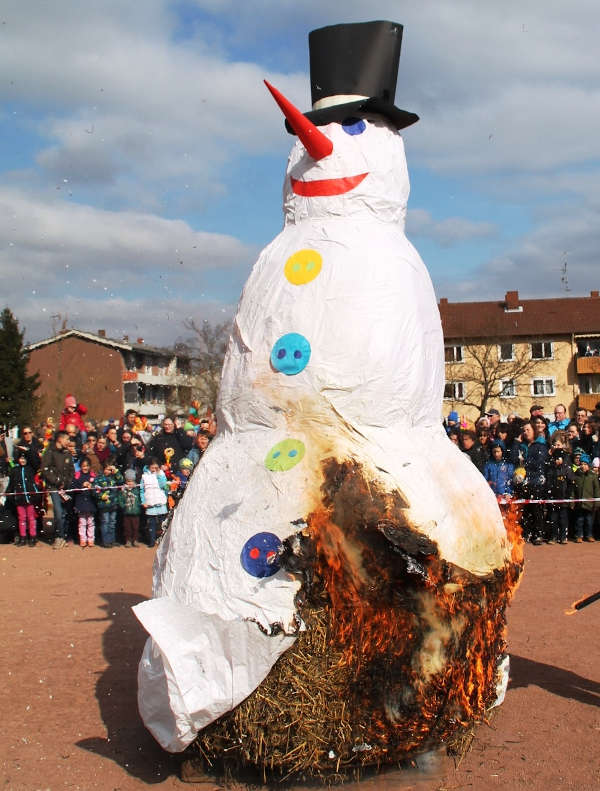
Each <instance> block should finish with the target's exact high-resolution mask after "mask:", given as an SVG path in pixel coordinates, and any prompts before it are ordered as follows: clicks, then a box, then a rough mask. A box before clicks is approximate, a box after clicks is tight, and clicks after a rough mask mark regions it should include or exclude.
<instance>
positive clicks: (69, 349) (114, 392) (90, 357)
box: [29, 337, 125, 422]
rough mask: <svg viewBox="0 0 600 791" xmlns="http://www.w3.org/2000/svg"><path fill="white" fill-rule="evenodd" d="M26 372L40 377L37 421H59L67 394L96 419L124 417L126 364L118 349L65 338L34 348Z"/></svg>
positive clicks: (81, 339)
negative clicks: (124, 374)
mask: <svg viewBox="0 0 600 791" xmlns="http://www.w3.org/2000/svg"><path fill="white" fill-rule="evenodd" d="M29 371H30V373H31V372H33V371H37V372H38V373H39V375H40V389H39V390H38V395H39V396H40V399H41V400H40V409H39V419H40V420H45V418H46V417H47V416H48V415H52V416H54V418H55V420H56V422H58V418H59V416H60V413H61V411H62V410H63V408H64V400H65V395H66V394H67V393H72V394H73V395H74V396H75V398H77V400H78V402H80V403H82V404H85V406H87V408H88V414H89V416H90V417H91V418H93V419H95V420H102V419H104V418H109V417H115V418H119V417H120V416H121V415H122V414H123V372H124V371H125V365H124V362H123V358H122V356H121V352H120V351H119V350H118V349H114V348H111V347H110V346H104V345H103V344H101V343H95V342H94V341H88V340H84V339H83V338H75V337H68V338H64V339H62V340H57V341H54V342H53V343H49V344H48V345H47V346H42V347H40V348H39V349H33V350H32V351H31V354H30V358H29Z"/></svg>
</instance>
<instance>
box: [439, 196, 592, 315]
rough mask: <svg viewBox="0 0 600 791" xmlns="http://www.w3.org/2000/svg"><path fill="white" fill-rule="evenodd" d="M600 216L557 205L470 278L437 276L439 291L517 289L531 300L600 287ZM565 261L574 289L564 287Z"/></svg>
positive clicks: (465, 294) (467, 294)
mask: <svg viewBox="0 0 600 791" xmlns="http://www.w3.org/2000/svg"><path fill="white" fill-rule="evenodd" d="M598 250H600V215H599V212H598V211H597V210H595V211H594V210H591V209H585V210H581V211H580V212H579V213H577V214H566V215H565V214H564V213H562V212H561V211H560V209H559V208H557V209H556V210H555V211H554V212H553V213H552V214H548V215H547V216H546V218H545V220H544V221H543V222H541V223H540V224H539V225H538V226H537V227H536V228H535V229H534V230H532V231H531V232H530V233H528V234H526V235H524V236H523V237H522V238H521V239H519V240H518V242H517V243H516V244H514V245H513V247H512V248H510V249H509V250H507V251H506V252H505V253H503V254H502V255H500V256H497V257H496V258H494V259H492V260H491V261H488V262H485V263H483V264H482V265H481V266H479V267H478V268H477V269H475V271H473V272H471V273H469V276H468V278H462V277H460V274H458V275H457V274H455V275H454V277H453V278H452V279H450V278H448V279H445V278H444V279H442V278H438V279H437V283H436V292H437V294H438V295H439V296H445V297H448V298H450V299H456V300H476V299H499V298H500V297H502V296H503V295H504V293H505V292H506V291H507V290H508V291H510V290H515V289H516V290H518V291H519V293H520V294H521V296H522V297H528V298H530V299H533V298H536V297H551V296H560V295H563V296H567V295H568V294H571V295H573V296H586V295H588V294H589V292H590V291H591V290H598V289H599V288H600V268H599V267H598ZM565 263H566V264H567V278H568V286H569V289H570V291H568V292H567V291H566V290H565V285H566V284H565V283H564V282H563V280H562V278H563V265H564V264H565Z"/></svg>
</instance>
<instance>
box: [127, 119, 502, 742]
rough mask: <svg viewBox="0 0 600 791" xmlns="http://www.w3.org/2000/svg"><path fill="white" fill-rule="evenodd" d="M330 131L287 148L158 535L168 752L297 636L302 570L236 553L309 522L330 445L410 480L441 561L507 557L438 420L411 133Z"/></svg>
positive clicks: (368, 127) (436, 365) (147, 655)
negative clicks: (276, 198)
mask: <svg viewBox="0 0 600 791" xmlns="http://www.w3.org/2000/svg"><path fill="white" fill-rule="evenodd" d="M321 131H323V132H324V134H326V135H327V136H329V137H330V138H331V139H332V140H333V143H334V150H333V153H332V155H331V156H329V157H326V158H324V159H322V160H320V161H319V162H315V161H314V160H312V159H311V158H310V157H309V155H308V154H307V153H306V151H305V150H304V147H303V146H302V144H301V143H300V142H296V144H295V145H294V148H293V149H292V152H291V155H290V160H289V163H288V171H287V175H286V180H285V187H284V211H285V226H284V228H283V230H282V232H281V233H280V234H279V235H278V236H277V237H276V238H275V239H274V240H273V242H271V244H270V245H268V246H267V247H266V248H265V250H264V251H263V252H262V253H261V255H260V257H259V259H258V261H257V262H256V264H255V266H254V268H253V270H252V273H251V275H250V278H249V280H248V282H247V284H246V286H245V288H244V293H243V295H242V298H241V301H240V305H239V308H238V312H237V315H236V318H235V322H234V330H233V336H232V338H231V341H230V344H229V349H228V353H227V357H226V360H225V365H224V369H223V378H222V384H221V391H220V403H219V407H218V420H219V434H218V436H217V437H216V439H215V440H214V441H213V442H212V443H211V446H210V447H209V449H208V451H207V452H206V454H205V456H204V457H203V459H202V462H201V463H200V464H199V466H198V467H197V469H196V470H195V471H194V473H193V475H192V478H191V480H190V482H189V484H188V486H187V490H186V492H185V495H184V497H183V500H182V502H181V503H180V504H179V506H178V507H177V510H176V512H175V515H174V519H173V522H172V524H171V527H170V529H169V531H168V534H167V539H166V540H165V542H163V544H162V545H161V546H160V548H159V551H158V555H157V561H156V564H155V571H154V588H153V595H154V598H153V599H152V600H151V601H149V602H145V603H143V604H141V605H138V606H137V607H136V608H135V611H136V614H137V615H138V617H139V618H140V620H141V622H142V623H143V625H144V626H145V628H146V629H147V630H148V632H149V633H150V635H151V637H150V639H149V641H148V644H147V646H146V650H145V652H144V656H143V658H142V661H141V663H140V670H139V703H140V711H141V713H142V716H143V718H144V721H145V723H146V725H147V727H148V728H149V729H150V730H151V731H152V733H153V734H154V735H155V737H156V738H157V740H158V741H159V742H160V743H161V744H162V745H163V746H164V747H165V748H166V749H168V750H181V749H183V748H184V747H185V746H186V745H187V744H188V743H189V742H190V741H191V740H192V739H193V738H194V736H195V733H196V731H197V730H198V729H199V728H202V727H204V726H205V725H206V724H208V723H209V722H211V721H212V720H214V719H216V718H217V717H219V716H220V715H221V714H223V713H225V712H226V711H228V710H230V709H232V708H233V707H234V706H236V705H237V704H238V703H239V702H240V701H241V700H243V699H244V698H245V697H246V696H247V695H248V694H250V693H251V692H252V691H253V689H255V688H256V686H257V685H258V684H259V683H260V682H261V680H262V679H263V678H264V677H265V676H266V675H267V674H268V672H269V670H270V669H271V667H272V666H273V664H274V663H275V661H276V660H277V658H278V657H279V656H280V655H281V653H282V652H283V651H285V650H286V648H287V647H288V646H289V645H291V643H292V642H293V640H294V637H293V635H294V634H295V633H296V632H297V629H298V628H299V625H300V624H299V620H298V617H297V614H296V611H295V605H294V596H295V594H296V592H297V590H298V582H297V581H296V580H295V579H294V578H293V577H292V576H291V575H289V574H287V573H285V572H284V571H282V570H280V571H278V572H277V573H276V574H274V575H272V576H269V577H265V578H259V577H256V576H253V574H251V573H249V572H248V571H247V570H246V569H245V568H244V566H243V564H242V562H241V553H242V550H243V549H244V546H245V545H246V542H248V541H249V539H251V538H252V537H253V536H256V535H260V534H263V533H270V534H274V535H275V536H277V537H278V538H279V539H284V538H285V537H287V536H289V535H290V534H292V533H294V532H296V531H297V529H298V522H299V520H304V519H306V518H307V517H308V515H309V514H310V513H311V511H312V510H313V509H314V508H315V506H317V505H318V504H319V502H320V496H321V495H320V487H321V484H322V470H321V463H322V461H323V460H324V459H326V458H329V457H331V456H335V457H338V458H340V459H343V458H353V459H356V460H357V461H359V462H360V463H361V464H362V465H363V466H364V468H365V469H366V470H368V471H369V473H370V474H371V476H372V478H373V479H377V480H378V481H379V482H381V483H382V484H383V485H384V486H385V487H386V488H388V489H389V490H394V489H400V490H401V492H402V494H403V496H404V498H405V500H407V502H408V503H409V513H408V517H409V519H410V521H411V523H412V524H413V525H415V526H416V527H417V529H419V530H421V531H422V532H423V533H425V534H426V535H428V536H429V537H430V538H432V539H434V540H435V541H437V542H438V544H439V547H440V551H441V553H442V555H443V556H444V558H445V559H446V560H448V561H450V562H452V563H455V564H456V565H458V566H461V567H463V568H465V569H468V570H469V571H472V572H473V573H475V574H480V575H483V574H486V573H488V572H489V571H490V570H492V569H494V568H499V567H501V566H502V565H503V564H504V563H505V562H506V560H507V559H508V556H509V551H508V550H509V548H508V544H507V541H506V534H505V531H504V527H503V524H502V520H501V517H500V514H499V511H498V508H497V505H496V503H495V500H494V497H493V495H492V494H491V491H490V489H489V487H488V486H487V484H486V482H485V481H484V480H483V478H482V477H481V476H480V474H479V473H478V471H477V470H476V469H475V467H474V466H473V465H472V463H471V462H470V460H469V459H467V458H465V457H464V456H463V455H462V454H461V453H460V452H459V451H458V450H457V448H456V447H455V446H454V445H453V444H452V443H451V442H449V441H448V439H447V437H446V436H445V433H444V432H443V429H442V427H441V406H442V394H443V386H444V357H443V338H442V330H441V323H440V317H439V312H438V309H437V304H436V300H435V296H434V293H433V289H432V285H431V281H430V278H429V275H428V273H427V270H426V269H425V267H424V265H423V263H422V261H421V259H420V257H419V255H418V254H417V252H416V251H415V249H414V248H413V247H412V245H411V244H410V243H409V241H408V240H407V239H406V237H405V235H404V218H405V214H406V201H407V198H408V192H409V183H408V174H407V169H406V162H405V158H404V147H403V142H402V138H401V137H400V135H399V133H398V132H397V131H396V130H395V129H393V128H392V127H391V126H390V125H389V124H388V123H387V122H386V121H385V120H383V119H381V118H377V117H370V116H366V117H365V119H364V130H363V131H362V132H360V133H356V131H355V132H354V133H353V134H348V133H347V132H345V131H344V129H343V127H342V125H340V124H337V123H336V124H330V125H329V126H325V127H321ZM362 174H364V177H363V178H362V179H361V180H360V183H358V184H357V185H356V186H354V187H352V188H351V189H348V190H346V191H341V192H340V193H339V194H334V195H327V196H316V197H307V196H302V195H299V194H297V191H296V192H295V191H294V187H293V184H294V183H295V181H300V182H309V181H315V180H318V181H320V182H323V181H326V182H327V185H328V186H327V189H329V190H330V191H334V192H335V191H336V190H344V189H345V187H344V184H345V182H342V181H338V180H340V179H344V178H347V177H354V176H357V175H362ZM299 191H303V189H302V188H300V190H299ZM304 191H306V190H304ZM309 191H310V189H309ZM296 353H297V357H295V356H294V355H295V354H296ZM286 366H287V367H286ZM279 443H283V444H279ZM277 448H279V451H278V450H277ZM276 454H278V455H277V456H276ZM288 454H289V455H288ZM291 454H294V455H291ZM280 462H283V464H280ZM273 625H277V627H278V628H277V629H276V630H273V628H272V627H273ZM280 630H281V631H280ZM272 631H275V632H278V633H277V634H269V633H270V632H272Z"/></svg>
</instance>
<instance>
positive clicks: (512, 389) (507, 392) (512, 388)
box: [500, 379, 517, 398]
mask: <svg viewBox="0 0 600 791" xmlns="http://www.w3.org/2000/svg"><path fill="white" fill-rule="evenodd" d="M500 385H501V390H500V398H514V397H515V396H516V395H517V383H516V382H515V380H514V379H503V380H502V381H501V383H500Z"/></svg>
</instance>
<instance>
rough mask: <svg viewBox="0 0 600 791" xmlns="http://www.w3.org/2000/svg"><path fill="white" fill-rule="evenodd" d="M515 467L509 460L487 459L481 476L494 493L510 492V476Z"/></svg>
mask: <svg viewBox="0 0 600 791" xmlns="http://www.w3.org/2000/svg"><path fill="white" fill-rule="evenodd" d="M514 472H515V468H514V466H513V465H512V464H511V463H510V462H509V461H504V459H501V460H500V461H494V460H493V459H492V460H490V461H488V463H487V464H486V465H485V468H484V470H483V476H484V478H485V479H486V481H487V482H488V483H489V484H490V486H491V488H492V491H493V492H494V494H512V491H513V486H512V477H513V475H514Z"/></svg>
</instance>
